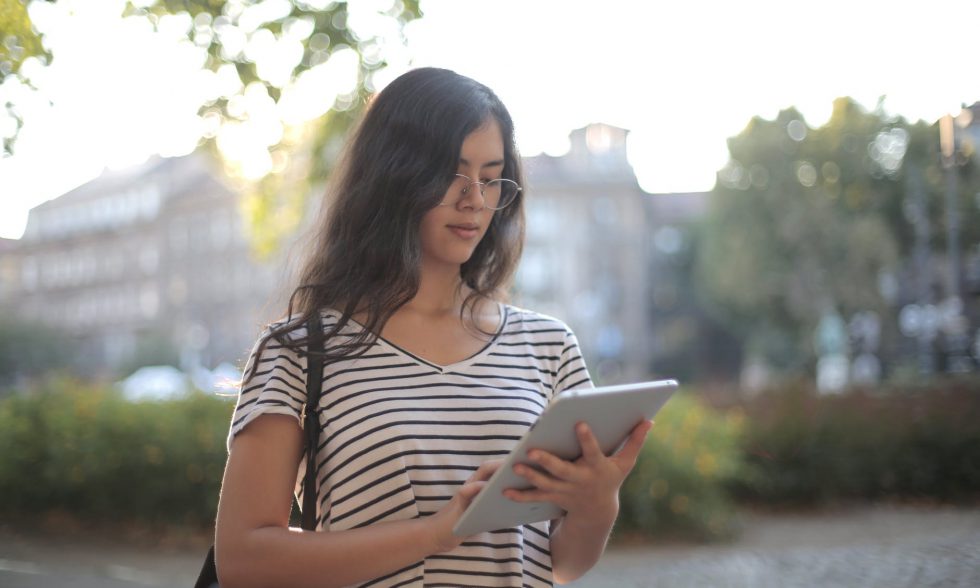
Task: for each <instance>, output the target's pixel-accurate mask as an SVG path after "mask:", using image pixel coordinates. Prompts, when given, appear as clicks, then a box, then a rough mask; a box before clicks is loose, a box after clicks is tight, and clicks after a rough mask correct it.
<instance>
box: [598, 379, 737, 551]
mask: <svg viewBox="0 0 980 588" xmlns="http://www.w3.org/2000/svg"><path fill="white" fill-rule="evenodd" d="M741 428H742V419H741V417H740V416H739V415H738V414H737V413H731V414H730V415H727V416H723V415H721V414H719V413H717V412H715V411H713V410H711V409H710V408H708V407H706V406H705V405H703V404H702V403H700V402H699V401H698V400H697V399H696V398H694V397H692V396H690V395H688V394H678V395H675V396H674V397H673V398H672V399H671V400H670V402H669V403H668V404H667V405H666V406H665V407H664V409H663V410H662V411H661V412H660V413H659V414H658V415H657V417H656V419H655V425H654V427H653V431H652V432H651V434H650V438H649V439H648V441H647V443H646V445H645V446H644V447H643V451H642V453H641V454H640V458H639V461H638V462H637V465H636V468H635V469H634V470H633V472H632V473H631V474H630V476H629V478H627V480H626V482H625V483H624V484H623V488H622V491H621V493H620V503H621V506H620V516H619V523H618V524H617V528H616V530H617V534H629V533H642V534H646V535H650V536H653V535H662V534H666V533H680V534H686V535H690V536H694V537H698V538H708V539H717V538H722V537H724V536H726V535H727V534H729V533H730V532H731V530H732V526H731V523H732V517H733V504H732V502H731V501H730V500H729V498H728V492H727V484H728V483H730V482H731V481H732V480H733V479H734V478H735V477H736V475H737V472H738V471H739V468H740V467H741V466H740V464H741V457H740V455H739V453H738V449H739V443H738V438H739V435H740V431H741Z"/></svg>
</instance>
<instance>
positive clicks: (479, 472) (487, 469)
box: [466, 459, 504, 482]
mask: <svg viewBox="0 0 980 588" xmlns="http://www.w3.org/2000/svg"><path fill="white" fill-rule="evenodd" d="M502 465H504V460H503V459H488V460H487V461H485V462H483V463H481V464H480V467H478V468H477V469H476V471H475V472H473V474H471V475H470V477H469V478H467V480H466V481H467V482H474V481H476V480H489V479H490V477H491V476H493V474H494V473H496V471H497V470H499V469H500V466H502Z"/></svg>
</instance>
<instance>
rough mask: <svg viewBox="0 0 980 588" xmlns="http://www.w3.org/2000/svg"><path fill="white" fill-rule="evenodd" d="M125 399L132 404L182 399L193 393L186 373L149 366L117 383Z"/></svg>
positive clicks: (164, 367) (160, 366)
mask: <svg viewBox="0 0 980 588" xmlns="http://www.w3.org/2000/svg"><path fill="white" fill-rule="evenodd" d="M117 386H119V389H120V390H121V391H122V394H123V398H125V399H126V400H129V401H132V402H138V401H142V400H169V399H172V398H182V397H184V396H186V395H187V394H188V393H189V392H190V391H191V382H190V379H189V378H188V377H187V375H186V374H184V372H182V371H180V370H179V369H177V368H175V367H173V366H170V365H148V366H144V367H141V368H139V369H138V370H136V371H135V372H133V373H132V374H131V375H129V376H128V377H126V378H125V379H124V380H122V381H120V382H118V383H117Z"/></svg>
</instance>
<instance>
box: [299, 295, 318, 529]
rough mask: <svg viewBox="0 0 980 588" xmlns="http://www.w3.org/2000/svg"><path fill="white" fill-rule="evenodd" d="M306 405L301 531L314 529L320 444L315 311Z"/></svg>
mask: <svg viewBox="0 0 980 588" xmlns="http://www.w3.org/2000/svg"><path fill="white" fill-rule="evenodd" d="M306 329H307V330H306V332H307V334H308V339H307V351H308V353H307V356H306V366H307V369H306V406H305V407H304V410H303V413H304V415H303V433H304V436H305V437H306V477H305V478H304V479H303V528H304V529H306V530H308V531H313V530H316V495H317V483H316V482H317V480H316V478H317V476H316V470H317V467H316V465H317V457H316V450H317V446H318V445H319V443H320V419H319V417H318V415H317V412H318V411H317V409H318V407H319V405H320V390H321V388H322V387H323V325H322V323H321V321H320V312H319V311H317V312H314V313H313V316H312V317H310V320H309V321H307V323H306Z"/></svg>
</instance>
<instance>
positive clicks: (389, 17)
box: [127, 0, 421, 254]
mask: <svg viewBox="0 0 980 588" xmlns="http://www.w3.org/2000/svg"><path fill="white" fill-rule="evenodd" d="M128 4H129V5H128V8H127V13H128V14H133V15H137V16H145V17H147V18H149V19H150V20H151V22H153V23H154V24H157V23H159V22H161V20H162V19H164V18H168V17H169V18H173V17H175V16H176V17H179V18H185V17H187V18H189V19H193V20H192V22H193V26H192V27H189V31H188V39H189V40H191V41H192V42H193V43H194V44H195V45H197V46H199V47H203V48H204V49H205V50H206V51H207V62H206V65H205V67H206V68H208V69H210V70H212V71H215V72H219V71H221V72H223V73H225V74H228V73H229V72H234V74H233V76H234V78H236V79H237V81H238V82H239V89H238V90H237V91H236V92H235V93H233V94H231V95H226V96H221V97H218V98H216V99H215V100H214V101H213V102H211V103H209V104H205V105H203V106H202V117H204V118H205V119H206V120H213V121H216V122H217V124H218V126H219V127H220V128H221V129H222V130H223V129H229V128H230V129H236V128H240V127H243V126H244V127H247V125H249V123H250V119H253V118H255V117H256V116H257V113H255V112H250V111H249V110H248V108H247V104H249V103H250V102H252V103H254V101H255V99H256V97H259V98H260V99H261V100H262V101H267V102H269V103H272V104H275V106H276V107H277V109H278V110H283V109H286V110H288V107H287V105H286V101H285V100H284V98H285V97H286V96H287V94H288V92H289V90H290V89H291V88H295V87H297V86H298V85H299V84H302V83H303V81H304V80H303V78H304V77H305V78H306V80H305V81H306V86H307V87H306V89H305V91H307V92H309V91H315V92H318V93H324V94H328V95H327V96H325V99H327V100H329V102H330V103H331V104H332V107H330V108H329V109H328V108H326V107H325V108H324V109H323V110H324V113H323V114H322V115H320V116H319V117H318V119H317V120H314V121H312V122H311V124H309V125H301V126H300V127H299V128H290V125H289V123H287V122H286V121H285V120H283V118H282V115H279V116H280V119H279V120H277V121H275V122H274V124H275V125H276V126H278V127H279V134H278V136H277V138H270V139H269V140H268V145H267V146H263V149H264V150H265V149H267V153H263V154H262V157H261V158H260V159H262V160H265V162H266V164H267V165H268V169H267V170H259V171H258V172H257V170H255V169H246V168H247V167H248V165H254V163H251V164H246V163H244V162H242V161H236V160H235V159H234V158H230V157H227V153H226V152H224V151H223V150H221V149H218V150H217V151H218V153H219V155H222V157H223V158H224V161H225V164H226V169H227V170H228V171H229V172H230V173H231V175H232V177H238V178H240V179H242V180H244V181H243V182H242V188H243V189H244V190H245V191H246V193H247V198H246V202H247V204H246V208H245V213H246V218H247V219H248V220H249V227H250V229H251V232H252V237H253V239H252V240H253V243H254V245H255V246H256V250H257V252H258V253H259V254H269V253H271V252H272V251H273V250H275V249H276V248H277V247H278V245H279V242H280V240H281V239H282V238H283V237H284V236H285V235H288V234H290V233H292V232H293V231H294V230H295V229H296V228H297V226H298V225H299V223H300V220H301V219H302V217H303V215H304V214H305V212H306V211H307V209H308V206H307V204H306V202H307V199H308V197H309V195H310V192H311V191H312V190H314V189H316V188H318V187H319V186H320V185H321V184H322V183H323V181H324V179H325V178H326V177H327V175H329V171H330V168H331V166H332V164H333V161H334V158H335V157H336V155H337V153H336V152H337V150H338V147H337V143H338V141H339V140H340V139H342V138H343V137H344V135H345V134H346V132H347V130H348V129H349V128H350V126H351V125H352V123H353V121H354V120H355V119H356V117H357V114H358V113H359V112H360V110H361V109H362V108H363V106H364V105H365V104H366V103H367V100H368V98H369V97H370V95H371V94H372V93H373V92H374V89H375V87H374V85H375V82H374V76H375V74H376V73H377V72H378V71H379V70H381V69H383V68H384V67H385V66H386V65H387V59H388V57H389V56H388V53H389V51H390V45H392V44H393V43H399V44H400V43H403V40H402V39H401V37H400V34H401V33H400V31H401V28H402V27H403V26H404V24H405V23H407V22H409V21H411V20H413V19H415V18H417V17H418V16H419V15H420V14H421V13H420V10H419V6H418V1H417V0H399V1H397V2H393V3H392V4H391V5H390V7H389V8H388V9H386V10H384V11H380V12H375V13H372V14H371V15H370V16H371V18H361V20H362V21H365V22H366V24H367V25H368V26H364V27H361V28H358V27H357V25H356V23H354V21H355V19H356V17H357V15H355V9H356V8H357V7H352V6H351V4H350V3H348V2H323V1H315V0H288V1H286V0H282V1H279V2H258V1H256V0H244V1H243V0H155V1H152V2H149V3H148V4H149V6H147V7H143V5H145V4H147V2H135V1H130V2H129V3H128ZM361 12H364V10H363V9H362V10H361ZM378 19H380V20H381V21H382V22H381V23H380V24H379V23H378ZM392 34H394V35H395V36H397V37H398V38H397V39H395V38H392ZM263 52H265V53H266V54H275V55H277V56H279V57H282V56H283V55H287V54H289V55H292V56H293V59H294V66H293V68H292V69H291V70H290V71H287V72H283V71H282V68H276V67H263V65H264V64H263V63H262V61H261V58H262V56H263V55H262V53H263ZM344 54H353V56H354V59H355V61H356V72H355V80H354V83H353V86H352V87H351V88H343V87H342V82H340V81H339V80H337V79H336V78H339V77H342V75H343V73H342V72H338V71H337V69H338V68H339V67H340V66H339V65H338V63H337V62H340V61H342V60H343V55H344ZM331 68H333V71H331ZM314 72H317V73H316V75H310V74H313V73H314ZM325 72H326V74H327V75H328V76H330V77H332V78H335V79H333V80H330V79H329V78H325V77H324V73H325ZM311 80H313V81H314V82H315V83H310V81H311ZM312 86H315V87H312ZM338 91H339V92H340V93H339V94H337V95H336V98H335V99H334V98H333V97H332V96H330V95H329V93H331V92H338ZM243 106H246V107H245V108H243ZM222 130H217V131H216V132H215V134H214V136H213V137H211V138H210V146H211V147H212V148H214V147H216V146H217V147H220V146H221V145H220V143H221V132H222ZM266 134H267V133H266ZM229 136H234V135H232V134H229ZM234 142H237V141H235V139H229V140H228V141H226V143H234ZM216 143H217V145H216ZM253 161H254V160H253Z"/></svg>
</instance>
